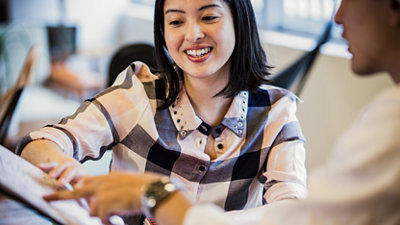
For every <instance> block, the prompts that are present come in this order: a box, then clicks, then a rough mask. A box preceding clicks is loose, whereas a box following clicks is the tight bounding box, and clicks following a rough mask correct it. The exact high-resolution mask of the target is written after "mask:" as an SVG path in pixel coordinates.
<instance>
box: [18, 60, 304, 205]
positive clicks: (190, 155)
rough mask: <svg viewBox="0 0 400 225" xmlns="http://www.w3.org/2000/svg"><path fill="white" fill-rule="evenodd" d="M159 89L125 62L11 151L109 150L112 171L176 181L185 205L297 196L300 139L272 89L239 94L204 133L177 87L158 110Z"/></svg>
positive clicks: (285, 100) (300, 193) (93, 153)
mask: <svg viewBox="0 0 400 225" xmlns="http://www.w3.org/2000/svg"><path fill="white" fill-rule="evenodd" d="M135 69H136V70H135ZM159 86H160V80H158V79H157V77H156V76H155V75H153V74H151V73H150V71H149V69H148V67H147V66H146V65H144V64H142V63H140V62H135V63H132V64H131V66H130V67H128V68H127V69H126V70H125V71H123V72H122V73H121V74H120V75H119V76H118V78H117V79H116V81H115V83H114V84H113V86H111V87H109V88H108V89H106V90H104V91H103V92H102V93H100V94H98V95H97V96H96V97H95V98H93V99H90V100H87V101H85V102H84V103H83V104H82V105H81V107H80V108H79V109H78V110H77V111H76V112H75V114H73V115H72V116H70V117H66V118H64V119H62V121H61V122H60V123H59V124H55V125H50V126H47V127H44V128H42V129H41V130H40V131H34V132H32V133H30V134H29V135H28V136H27V137H25V138H24V139H23V140H22V141H21V143H20V146H19V149H22V148H23V147H24V146H25V145H26V144H27V143H28V142H29V141H31V140H34V139H40V138H46V139H49V140H52V141H54V142H56V143H57V144H58V145H60V147H61V148H62V149H63V150H64V151H65V152H66V153H67V154H69V155H71V156H73V157H75V158H76V159H78V160H80V161H82V162H83V161H85V160H87V159H98V158H99V157H101V156H102V155H103V153H104V152H105V151H106V150H107V149H110V148H111V147H112V149H113V159H112V165H111V169H112V170H129V171H133V172H140V173H142V172H145V171H152V172H158V173H162V174H165V175H168V176H170V177H172V178H174V177H175V178H179V179H181V180H182V181H183V183H184V184H185V185H186V187H187V189H188V193H189V194H190V196H189V197H192V199H193V200H195V201H199V202H213V203H216V204H217V205H219V206H221V207H222V208H224V209H225V210H236V209H243V208H250V207H256V206H260V205H262V204H263V203H265V202H273V201H276V200H280V199H286V198H302V197H304V196H305V194H306V170H305V165H304V162H305V149H304V137H303V135H302V132H301V128H300V125H299V123H298V120H297V118H296V116H295V112H296V101H297V97H296V96H295V95H293V94H292V93H291V92H289V91H287V90H284V89H280V88H277V87H272V86H266V87H264V88H260V89H259V90H258V91H257V92H255V93H250V94H249V93H248V92H247V91H242V92H241V93H240V94H238V95H237V96H236V97H234V99H233V101H232V104H231V106H230V108H229V110H228V112H227V113H226V115H225V117H224V119H223V121H222V122H221V124H220V125H218V126H216V127H211V126H209V125H208V124H206V123H205V122H203V121H202V120H201V119H200V118H199V117H198V116H196V114H195V112H194V110H193V107H192V105H191V104H190V101H189V98H188V96H187V94H186V92H185V90H184V89H183V90H182V91H181V93H180V95H179V97H178V99H177V100H176V102H175V103H174V104H173V105H171V106H170V107H169V108H168V109H165V110H158V109H157V105H159V104H160V103H161V101H160V100H159V98H160V96H162V92H160V91H159V90H162V89H160V88H159ZM209 135H212V137H213V138H214V140H215V143H214V152H215V154H216V156H217V158H215V159H213V160H211V159H210V156H209V155H207V154H206V153H205V147H206V142H207V137H208V136H209ZM263 196H264V198H263Z"/></svg>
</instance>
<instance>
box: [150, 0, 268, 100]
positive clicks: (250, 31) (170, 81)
mask: <svg viewBox="0 0 400 225" xmlns="http://www.w3.org/2000/svg"><path fill="white" fill-rule="evenodd" d="M224 1H225V2H226V3H227V4H228V5H229V7H230V9H231V13H232V17H233V23H234V28H235V36H236V43H235V47H234V50H233V53H232V56H231V69H230V77H229V82H228V84H227V85H226V87H224V88H223V89H222V90H221V91H220V92H219V93H218V94H216V96H219V95H223V96H225V97H233V96H235V95H237V94H238V93H239V92H240V91H243V90H247V91H250V92H253V91H255V90H257V88H258V87H259V86H260V84H262V83H268V82H269V80H268V79H267V75H269V74H270V73H269V69H270V67H269V66H268V64H267V58H266V55H265V52H264V50H263V48H262V45H261V42H260V37H259V35H258V28H257V23H256V19H255V14H254V11H253V7H252V5H251V2H250V0H224ZM164 2H165V1H164V0H157V1H156V4H155V11H154V43H155V57H156V62H157V66H158V69H159V70H160V73H161V74H162V75H163V76H164V79H165V80H166V82H167V86H166V89H167V92H168V93H167V96H166V99H165V101H164V103H163V104H162V105H161V106H160V108H167V107H168V106H169V105H171V104H172V103H173V102H174V101H175V99H176V97H177V96H178V94H179V91H180V85H179V83H180V80H182V79H183V78H182V74H183V71H182V70H181V69H180V68H178V67H175V66H174V64H173V62H172V60H171V58H170V56H169V54H168V52H167V47H166V44H165V39H164Z"/></svg>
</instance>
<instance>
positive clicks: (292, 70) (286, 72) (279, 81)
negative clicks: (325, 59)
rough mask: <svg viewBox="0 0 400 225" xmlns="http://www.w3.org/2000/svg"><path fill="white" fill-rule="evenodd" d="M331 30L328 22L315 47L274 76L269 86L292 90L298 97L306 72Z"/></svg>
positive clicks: (330, 23) (306, 75) (330, 24)
mask: <svg viewBox="0 0 400 225" xmlns="http://www.w3.org/2000/svg"><path fill="white" fill-rule="evenodd" d="M331 29H332V20H330V21H329V22H328V24H327V25H326V27H325V30H324V32H323V34H322V35H321V37H320V38H319V40H318V42H317V44H316V45H315V47H314V48H313V49H312V50H311V51H309V52H306V53H305V54H304V55H303V56H301V57H300V58H299V59H297V60H296V61H295V62H293V63H292V64H291V65H289V66H288V67H286V68H284V69H283V70H282V71H280V72H279V73H277V74H276V75H274V77H273V78H272V83H271V84H272V85H275V86H278V87H282V88H286V89H294V90H293V92H294V93H295V94H296V95H300V93H301V91H302V89H303V87H304V84H305V81H306V79H307V77H308V74H309V73H308V72H309V70H310V68H311V66H312V65H313V63H314V61H315V59H316V57H317V55H318V54H319V50H320V48H321V46H322V45H323V44H325V43H326V42H327V41H328V40H329V37H330V34H331ZM293 85H296V86H293Z"/></svg>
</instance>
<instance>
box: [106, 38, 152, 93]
mask: <svg viewBox="0 0 400 225" xmlns="http://www.w3.org/2000/svg"><path fill="white" fill-rule="evenodd" d="M134 61H142V62H144V63H145V64H147V65H148V66H149V67H150V69H151V70H152V71H153V72H154V69H155V68H156V62H155V57H154V46H153V45H150V44H145V43H135V44H130V45H126V46H123V47H122V48H120V49H119V50H118V51H117V52H116V53H115V54H114V55H113V56H112V58H111V62H110V67H109V69H108V85H107V86H110V85H112V84H113V83H114V81H115V78H117V76H118V74H119V73H121V71H123V70H124V69H126V67H128V66H129V64H130V63H131V62H134Z"/></svg>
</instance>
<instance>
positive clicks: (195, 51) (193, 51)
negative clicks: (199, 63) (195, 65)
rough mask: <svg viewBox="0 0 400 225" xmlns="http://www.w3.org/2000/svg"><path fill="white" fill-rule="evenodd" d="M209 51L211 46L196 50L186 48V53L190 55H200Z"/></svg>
mask: <svg viewBox="0 0 400 225" xmlns="http://www.w3.org/2000/svg"><path fill="white" fill-rule="evenodd" d="M210 51H211V48H202V49H198V50H186V54H188V55H190V56H192V57H201V56H203V55H205V54H207V53H209V52H210Z"/></svg>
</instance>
